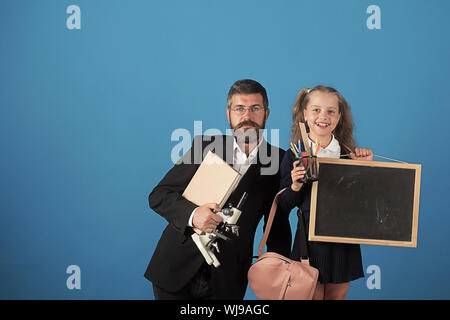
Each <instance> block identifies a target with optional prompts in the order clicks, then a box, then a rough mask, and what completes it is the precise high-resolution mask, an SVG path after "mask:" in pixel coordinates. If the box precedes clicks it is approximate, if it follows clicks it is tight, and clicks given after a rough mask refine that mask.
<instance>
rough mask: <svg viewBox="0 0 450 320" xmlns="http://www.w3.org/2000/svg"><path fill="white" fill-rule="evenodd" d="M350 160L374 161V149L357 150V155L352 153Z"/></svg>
mask: <svg viewBox="0 0 450 320" xmlns="http://www.w3.org/2000/svg"><path fill="white" fill-rule="evenodd" d="M350 158H352V159H353V160H366V161H372V160H373V152H372V149H368V148H356V149H355V153H353V152H352V153H350Z"/></svg>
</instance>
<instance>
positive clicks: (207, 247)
mask: <svg viewBox="0 0 450 320" xmlns="http://www.w3.org/2000/svg"><path fill="white" fill-rule="evenodd" d="M246 199H247V192H244V193H243V195H242V197H241V199H240V200H239V203H238V205H237V206H236V207H233V205H232V204H231V203H230V204H228V207H225V208H223V209H222V211H221V212H217V213H216V214H218V215H219V216H220V217H221V218H222V220H223V221H222V222H221V223H220V224H219V226H218V227H217V229H216V230H214V231H213V232H211V233H207V232H204V231H201V230H199V229H197V228H194V231H195V233H193V234H192V236H191V237H192V240H194V243H195V244H196V245H197V247H198V249H199V250H200V252H201V253H202V255H203V257H204V258H205V260H206V262H207V263H208V264H209V265H213V266H214V267H216V268H218V267H219V266H220V262H219V260H218V259H217V257H216V255H215V254H214V251H216V252H218V253H219V252H220V250H219V245H218V242H217V240H218V239H222V240H225V241H230V240H231V238H230V237H228V236H227V234H229V233H230V232H231V234H233V235H234V236H237V237H239V226H237V225H236V223H237V221H238V219H239V217H240V216H241V213H242V211H241V208H242V206H243V204H244V202H245V200H246Z"/></svg>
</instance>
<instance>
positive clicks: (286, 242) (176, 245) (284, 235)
mask: <svg viewBox="0 0 450 320" xmlns="http://www.w3.org/2000/svg"><path fill="white" fill-rule="evenodd" d="M208 150H212V151H214V152H216V154H217V155H219V156H221V157H222V158H223V159H224V160H225V161H227V162H228V163H229V164H231V165H232V162H233V137H231V136H197V137H195V138H194V141H193V146H192V148H191V149H190V150H189V151H188V152H187V153H186V154H185V156H183V158H182V159H180V161H179V162H178V163H177V164H175V166H174V167H173V168H172V169H171V170H169V172H168V173H167V174H166V175H165V176H164V178H163V179H162V180H161V181H160V182H159V184H158V185H157V186H156V187H155V188H154V189H153V191H152V192H151V193H150V196H149V203H150V207H151V208H152V209H153V210H154V211H156V212H157V213H158V214H160V215H161V216H163V217H164V218H165V219H166V220H167V221H168V222H169V224H168V226H167V227H166V228H165V230H164V231H163V233H162V236H161V239H160V240H159V242H158V245H157V247H156V249H155V252H154V254H153V257H152V259H151V261H150V263H149V265H148V268H147V270H146V272H145V277H146V278H147V279H148V280H150V281H152V282H153V283H154V284H156V285H157V286H158V287H161V288H163V289H165V290H166V291H169V292H176V291H179V290H180V289H181V288H182V287H184V286H185V285H186V284H187V283H188V281H189V280H190V279H191V278H192V277H193V276H194V275H195V274H196V272H197V271H198V270H199V268H200V266H201V265H202V263H203V262H204V258H203V256H202V254H201V253H200V251H199V250H198V248H197V247H196V245H195V243H194V242H193V241H192V238H191V234H192V233H193V230H192V228H190V227H188V226H187V225H188V220H189V217H190V215H191V213H192V211H193V210H194V209H195V208H196V207H197V206H196V205H195V204H193V203H191V202H190V201H188V200H186V199H184V198H183V197H182V196H181V195H182V193H183V192H184V190H185V188H186V186H187V185H188V183H189V181H190V180H191V178H192V177H193V175H194V174H195V172H196V170H197V169H198V167H199V165H200V163H201V160H202V159H203V156H204V155H206V154H207V152H208ZM266 154H267V155H269V159H270V160H271V161H272V163H268V161H267V159H268V157H266V156H264V155H266ZM283 155H284V150H281V149H279V148H276V147H274V146H271V145H270V144H268V143H267V142H266V141H263V143H262V144H261V145H260V147H259V149H258V156H257V163H255V164H252V165H251V166H250V167H249V169H248V171H247V172H246V174H245V175H244V177H243V178H242V179H241V181H240V183H239V185H238V187H237V188H236V190H235V191H234V192H233V193H232V194H231V195H230V197H229V199H228V200H227V202H226V203H227V204H228V203H230V202H231V203H232V204H233V205H234V206H236V205H237V202H238V201H239V199H240V197H241V196H242V194H243V192H244V191H246V192H247V193H248V197H247V200H246V202H245V204H244V206H243V208H242V214H241V216H240V218H239V220H238V222H237V225H238V226H239V237H237V238H236V239H234V240H233V241H231V242H224V241H222V242H220V243H219V248H220V253H218V254H216V256H217V258H218V259H219V261H220V262H221V264H222V265H221V266H220V267H219V268H214V267H211V269H212V271H211V285H212V287H213V290H214V294H215V298H217V299H243V297H244V295H245V290H246V288H247V271H248V269H249V267H250V265H251V263H252V255H253V241H254V235H255V231H256V229H257V226H258V224H259V222H260V220H261V218H262V217H263V216H265V221H266V220H267V217H268V214H269V210H270V207H271V205H272V201H273V198H274V196H275V194H276V193H277V192H278V191H279V181H280V173H279V165H280V162H281V160H282V159H283ZM271 165H275V166H276V169H275V173H273V174H270V175H267V174H264V175H262V174H261V169H263V168H268V167H269V166H271ZM280 218H281V217H280ZM264 225H265V224H264ZM267 246H268V250H270V251H276V252H278V253H281V254H283V255H286V256H288V255H289V253H290V246H291V229H290V226H289V220H288V219H286V218H285V217H284V218H283V219H277V218H276V219H274V222H273V225H272V229H271V232H270V236H269V239H268V241H267Z"/></svg>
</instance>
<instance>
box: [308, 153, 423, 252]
mask: <svg viewBox="0 0 450 320" xmlns="http://www.w3.org/2000/svg"><path fill="white" fill-rule="evenodd" d="M318 160H319V180H318V181H316V182H314V183H313V187H312V194H311V216H310V226H309V240H310V241H326V242H341V243H359V244H374V245H386V246H399V247H417V227H418V216H419V194H420V173H421V165H419V164H403V163H391V162H379V161H355V160H346V159H329V158H319V159H318Z"/></svg>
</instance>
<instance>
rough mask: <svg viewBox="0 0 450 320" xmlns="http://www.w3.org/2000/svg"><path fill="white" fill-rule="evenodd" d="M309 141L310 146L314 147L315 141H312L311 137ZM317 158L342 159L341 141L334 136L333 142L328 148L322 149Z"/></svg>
mask: <svg viewBox="0 0 450 320" xmlns="http://www.w3.org/2000/svg"><path fill="white" fill-rule="evenodd" d="M308 140H309V142H310V144H311V143H312V144H313V145H314V141H312V140H311V139H310V138H309V137H308ZM317 157H319V158H336V159H339V158H340V157H341V146H340V145H339V141H337V139H336V138H335V137H334V135H332V139H331V142H330V143H329V144H328V146H327V147H326V148H322V147H321V148H320V149H319V152H317Z"/></svg>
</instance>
